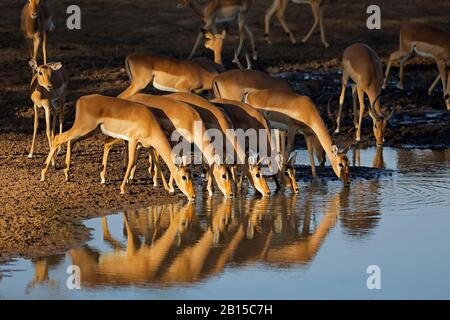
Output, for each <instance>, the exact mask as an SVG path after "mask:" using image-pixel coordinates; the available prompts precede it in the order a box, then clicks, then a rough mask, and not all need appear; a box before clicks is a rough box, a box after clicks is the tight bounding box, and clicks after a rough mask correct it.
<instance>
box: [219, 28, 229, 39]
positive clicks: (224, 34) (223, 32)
mask: <svg viewBox="0 0 450 320" xmlns="http://www.w3.org/2000/svg"><path fill="white" fill-rule="evenodd" d="M227 32H228V30H227V29H223V30H222V33H221V35H220V37H221V38H222V40H223V39H225V37H226V36H227Z"/></svg>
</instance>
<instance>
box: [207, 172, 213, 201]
mask: <svg viewBox="0 0 450 320" xmlns="http://www.w3.org/2000/svg"><path fill="white" fill-rule="evenodd" d="M211 171H212V168H208V170H207V171H206V180H207V181H208V184H207V187H206V190H208V195H209V196H210V197H212V196H213V195H214V183H213V178H212V174H211Z"/></svg>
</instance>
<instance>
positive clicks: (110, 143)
mask: <svg viewBox="0 0 450 320" xmlns="http://www.w3.org/2000/svg"><path fill="white" fill-rule="evenodd" d="M120 141H122V140H121V139H115V138H107V139H106V141H105V144H104V146H103V161H102V171H101V172H100V179H101V183H102V184H105V183H106V168H107V167H108V156H109V152H110V151H111V149H112V147H113V146H114V145H115V144H118V143H119V142H120Z"/></svg>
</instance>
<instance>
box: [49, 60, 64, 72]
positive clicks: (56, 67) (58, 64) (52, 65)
mask: <svg viewBox="0 0 450 320" xmlns="http://www.w3.org/2000/svg"><path fill="white" fill-rule="evenodd" d="M48 66H49V67H50V68H51V69H52V70H53V71H58V70H59V69H61V68H62V63H61V62H53V63H49V64H48Z"/></svg>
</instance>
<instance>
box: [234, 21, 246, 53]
mask: <svg viewBox="0 0 450 320" xmlns="http://www.w3.org/2000/svg"><path fill="white" fill-rule="evenodd" d="M238 26H239V44H238V48H237V50H236V57H239V55H240V54H241V51H242V47H243V45H244V40H245V18H244V16H243V15H242V14H240V15H239V20H238Z"/></svg>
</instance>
